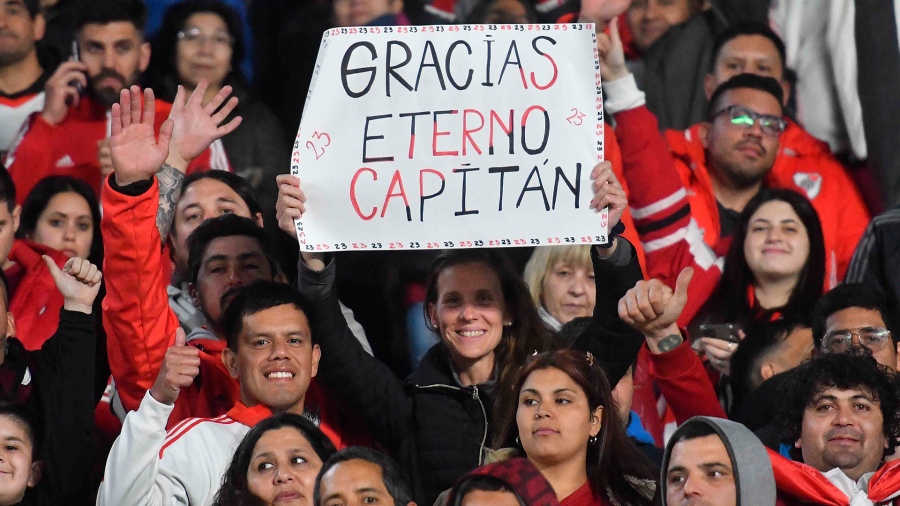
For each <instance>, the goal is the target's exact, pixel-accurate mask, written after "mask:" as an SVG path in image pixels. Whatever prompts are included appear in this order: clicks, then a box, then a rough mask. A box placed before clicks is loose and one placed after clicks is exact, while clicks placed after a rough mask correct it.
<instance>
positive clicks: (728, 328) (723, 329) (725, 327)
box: [700, 323, 741, 343]
mask: <svg viewBox="0 0 900 506" xmlns="http://www.w3.org/2000/svg"><path fill="white" fill-rule="evenodd" d="M740 331H741V326H740V325H738V324H737V323H704V324H703V325H700V335H701V336H703V337H712V338H713V339H721V340H722V341H728V342H729V343H740V342H741V336H740V334H739V332H740Z"/></svg>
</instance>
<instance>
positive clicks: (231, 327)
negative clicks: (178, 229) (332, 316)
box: [191, 235, 316, 352]
mask: <svg viewBox="0 0 900 506" xmlns="http://www.w3.org/2000/svg"><path fill="white" fill-rule="evenodd" d="M191 237H193V235H192V236H191ZM284 305H291V306H294V307H295V308H297V310H298V311H300V312H302V313H303V314H304V315H305V316H306V319H307V321H309V322H310V325H312V321H311V319H310V315H311V314H312V313H311V312H310V304H309V301H307V300H306V298H305V297H303V295H301V294H300V292H298V291H297V290H295V289H294V288H292V287H291V286H289V285H286V284H284V283H278V282H277V281H256V282H254V283H251V284H249V285H247V286H245V287H243V288H241V289H240V290H239V291H238V293H237V295H235V296H234V299H232V300H231V302H230V303H229V304H228V306H226V307H225V310H224V311H223V312H222V330H223V332H224V333H225V341H226V342H227V343H228V347H229V348H231V350H232V351H235V352H236V351H237V348H238V338H239V337H240V335H241V332H242V331H243V328H244V317H245V316H250V315H253V314H256V313H259V312H260V311H264V310H266V309H269V308H273V307H278V306H284ZM312 342H313V343H315V342H316V339H315V337H312Z"/></svg>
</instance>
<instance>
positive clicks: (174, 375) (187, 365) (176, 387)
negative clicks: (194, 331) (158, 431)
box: [150, 327, 200, 404]
mask: <svg viewBox="0 0 900 506" xmlns="http://www.w3.org/2000/svg"><path fill="white" fill-rule="evenodd" d="M186 341H187V339H186V337H185V335H184V329H182V328H181V327H179V328H178V329H177V330H175V344H173V345H172V346H171V347H170V348H169V349H168V351H166V358H165V359H164V360H163V364H162V367H161V368H160V370H159V374H158V375H157V376H156V382H154V383H153V387H151V388H150V395H152V396H153V398H154V399H156V400H157V401H159V402H161V403H163V404H175V401H176V400H177V399H178V394H179V393H180V392H181V389H182V388H186V387H189V386H191V383H193V382H194V378H196V377H197V375H198V374H200V350H198V349H197V348H194V347H193V346H188V345H187V344H185V343H186Z"/></svg>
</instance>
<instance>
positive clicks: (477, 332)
mask: <svg viewBox="0 0 900 506" xmlns="http://www.w3.org/2000/svg"><path fill="white" fill-rule="evenodd" d="M457 334H459V335H461V336H463V337H478V336H480V335H481V334H484V331H483V330H461V331H459V332H457Z"/></svg>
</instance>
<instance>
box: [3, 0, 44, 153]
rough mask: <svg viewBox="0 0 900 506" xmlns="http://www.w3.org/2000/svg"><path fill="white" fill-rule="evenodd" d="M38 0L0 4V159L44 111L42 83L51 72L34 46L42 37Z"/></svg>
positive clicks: (10, 0)
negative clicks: (29, 120) (35, 115)
mask: <svg viewBox="0 0 900 506" xmlns="http://www.w3.org/2000/svg"><path fill="white" fill-rule="evenodd" d="M40 11H41V6H40V2H39V0H2V2H0V156H2V155H3V154H5V153H6V150H8V149H9V147H10V145H12V143H13V140H14V139H15V138H16V134H17V133H18V132H19V130H20V129H21V128H22V124H23V123H24V122H25V120H26V119H27V118H28V116H29V115H30V114H31V113H34V112H37V111H40V110H41V109H42V108H43V107H44V83H45V82H46V81H47V78H48V77H49V76H50V74H51V73H52V71H53V69H52V68H48V69H47V70H45V69H44V68H43V66H42V64H47V63H49V60H52V59H53V58H51V57H50V55H48V54H45V53H43V52H42V53H41V56H42V57H44V58H45V59H46V60H48V61H41V60H39V59H38V52H37V48H36V46H35V43H36V42H37V41H39V40H41V39H42V38H43V36H44V29H45V27H46V24H45V23H44V17H43V16H42V15H41V13H40Z"/></svg>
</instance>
